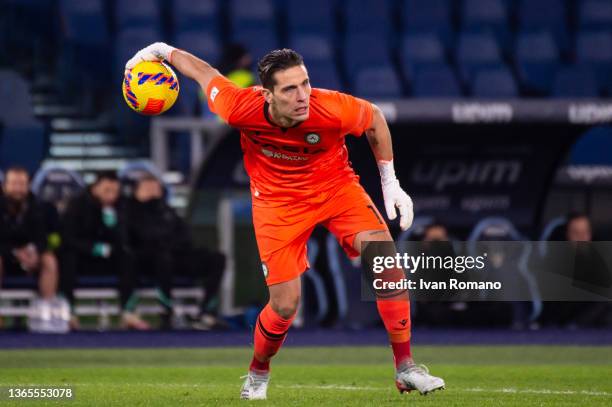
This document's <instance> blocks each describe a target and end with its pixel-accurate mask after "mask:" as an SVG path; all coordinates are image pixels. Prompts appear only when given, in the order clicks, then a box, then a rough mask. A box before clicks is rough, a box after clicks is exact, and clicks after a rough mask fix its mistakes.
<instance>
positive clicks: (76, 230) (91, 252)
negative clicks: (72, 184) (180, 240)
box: [62, 171, 150, 330]
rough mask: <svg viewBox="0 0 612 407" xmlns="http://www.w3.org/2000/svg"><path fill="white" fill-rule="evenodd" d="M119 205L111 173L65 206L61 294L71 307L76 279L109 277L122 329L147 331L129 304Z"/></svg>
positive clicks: (123, 226)
mask: <svg viewBox="0 0 612 407" xmlns="http://www.w3.org/2000/svg"><path fill="white" fill-rule="evenodd" d="M122 205H123V204H122V202H121V201H120V200H119V179H118V178H117V175H116V174H115V173H114V172H112V171H108V172H103V173H101V174H99V175H98V177H97V179H96V181H95V182H94V183H93V184H92V185H91V186H90V187H89V188H87V189H86V190H85V191H83V192H82V193H81V194H80V195H78V196H76V197H75V198H74V199H73V200H72V201H71V202H70V203H69V205H68V208H67V209H66V212H65V213H64V216H63V232H64V240H65V250H64V251H63V258H62V290H63V291H64V294H65V295H66V297H67V298H68V300H69V302H70V304H71V305H74V287H75V283H76V280H77V278H78V277H80V276H83V275H89V276H91V275H94V276H95V275H98V276H100V275H102V276H103V275H109V274H110V275H113V276H114V277H116V278H118V279H119V297H120V298H119V300H120V305H121V309H122V310H123V313H122V316H121V320H122V325H123V326H124V327H126V328H133V329H139V330H142V329H149V328H150V326H149V324H148V323H147V322H146V321H144V320H143V319H141V318H140V317H139V316H138V315H137V314H135V313H134V308H135V301H130V297H131V295H132V293H133V289H134V276H133V273H134V271H133V269H132V267H131V265H130V259H129V253H128V247H127V228H126V226H127V225H126V223H125V222H126V220H125V217H124V215H125V214H124V210H123V206H122Z"/></svg>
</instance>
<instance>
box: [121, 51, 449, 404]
mask: <svg viewBox="0 0 612 407" xmlns="http://www.w3.org/2000/svg"><path fill="white" fill-rule="evenodd" d="M159 60H166V61H168V62H169V63H171V64H172V65H173V66H174V67H176V69H178V70H179V72H181V73H182V74H183V75H185V76H187V77H189V78H191V79H193V80H195V81H197V82H198V84H199V85H200V86H201V87H202V89H203V90H204V92H205V94H206V97H207V99H208V104H209V107H210V109H211V111H212V112H214V113H216V114H218V115H219V116H220V117H221V118H222V119H223V120H224V121H226V122H227V123H228V124H229V125H230V126H233V127H236V128H238V129H240V131H241V145H242V150H243V153H244V164H245V168H246V170H247V173H248V174H249V176H250V179H251V194H252V198H253V203H252V205H253V224H254V227H255V236H256V239H257V245H258V248H259V253H260V256H261V261H262V268H263V274H264V277H265V279H266V284H267V285H268V289H269V294H270V301H269V303H268V304H267V305H266V306H265V307H264V309H263V310H262V311H261V313H260V314H259V317H258V319H257V323H256V327H255V338H254V344H255V346H254V348H255V349H254V356H253V360H252V362H251V365H250V368H249V373H248V375H247V377H246V380H245V382H244V385H243V387H242V392H241V398H244V399H265V398H266V393H267V387H268V382H269V377H270V375H269V372H270V359H271V358H272V357H273V356H274V355H275V354H276V353H277V352H278V350H279V349H280V347H281V345H282V343H283V341H284V339H285V337H286V336H287V331H288V329H289V327H290V325H291V322H292V321H293V318H294V316H295V313H296V311H297V307H298V304H299V300H300V293H301V291H302V288H301V280H300V276H301V274H302V273H303V272H304V271H306V270H307V269H308V267H309V264H308V260H307V256H306V242H307V241H308V238H309V236H310V234H311V233H312V231H313V229H314V228H315V226H316V225H318V224H321V225H323V226H324V227H326V228H327V229H328V230H329V231H330V232H331V233H333V234H334V235H335V236H336V238H337V239H338V241H339V242H340V244H341V245H342V247H343V248H344V250H345V251H346V253H347V254H348V255H349V256H351V257H356V256H359V255H360V254H361V250H362V242H364V243H365V242H370V241H393V239H392V238H391V235H390V233H389V230H388V228H387V225H386V224H385V222H384V221H383V219H382V217H381V215H380V214H379V212H378V210H377V209H376V207H375V206H374V204H373V202H372V200H371V199H370V197H369V196H368V194H367V193H366V192H365V190H364V189H363V188H362V186H361V185H360V184H359V181H358V180H359V178H358V176H357V175H356V174H355V172H354V171H353V169H352V167H351V166H350V163H349V161H348V151H347V148H346V145H345V141H344V138H345V136H346V135H347V134H352V135H354V136H361V135H362V134H364V133H365V134H366V137H367V139H368V141H369V143H370V146H371V148H372V151H373V153H374V156H375V158H376V160H377V163H378V169H379V171H380V175H381V182H382V190H383V197H384V202H385V209H386V212H387V216H388V218H389V219H390V220H394V219H395V218H396V217H397V211H399V215H400V220H399V223H400V227H401V228H402V229H403V230H406V229H408V228H409V227H410V225H411V224H412V218H413V209H412V200H411V199H410V197H409V196H408V195H407V194H406V193H405V192H404V190H402V188H401V187H400V184H399V181H398V180H397V178H396V176H395V171H394V168H393V150H392V146H391V134H390V132H389V127H388V126H387V122H386V120H385V118H384V116H383V114H382V112H381V111H380V109H379V108H378V107H377V106H375V105H373V104H371V103H369V102H367V101H365V100H362V99H358V98H355V97H353V96H350V95H347V94H343V93H339V92H335V91H330V90H324V89H317V88H312V87H311V84H310V81H309V78H308V71H307V69H306V67H305V65H304V61H303V60H302V57H301V56H300V55H299V54H298V53H296V52H295V51H293V50H290V49H282V50H275V51H272V52H270V53H268V54H267V55H266V56H264V57H263V58H262V59H261V61H259V64H258V75H259V79H260V81H261V86H260V87H250V88H244V89H242V88H238V87H237V86H236V85H234V84H233V83H232V82H231V81H229V80H228V79H227V78H225V77H224V76H222V75H221V74H220V73H219V71H217V70H216V69H215V68H213V67H212V66H210V65H209V64H208V63H206V62H204V61H202V60H201V59H199V58H197V57H195V56H194V55H192V54H190V53H188V52H186V51H183V50H179V49H176V48H173V47H171V46H169V45H167V44H165V43H154V44H152V45H149V46H148V47H146V48H144V49H142V50H140V51H138V52H137V53H136V55H134V57H132V58H131V59H130V60H129V61H128V62H127V64H126V69H131V68H133V67H134V66H135V65H136V64H137V63H138V62H141V61H159ZM376 305H377V307H378V311H379V314H380V316H381V318H382V320H383V323H384V325H385V328H386V330H387V332H388V335H389V340H390V342H391V347H392V349H393V355H394V359H395V367H396V377H395V379H396V385H397V387H398V389H399V390H400V391H402V392H403V391H410V390H418V391H419V392H420V393H422V394H426V393H429V392H431V391H434V390H437V389H440V388H443V387H444V381H443V380H442V379H440V378H438V377H435V376H432V375H430V374H429V373H428V372H427V370H426V369H424V368H422V367H420V366H417V365H415V364H414V362H413V360H412V355H411V351H410V303H409V302H408V297H407V294H406V292H403V293H398V294H397V295H396V296H395V297H394V298H391V299H385V300H383V299H378V300H377V302H376Z"/></svg>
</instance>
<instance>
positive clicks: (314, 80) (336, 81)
mask: <svg viewBox="0 0 612 407" xmlns="http://www.w3.org/2000/svg"><path fill="white" fill-rule="evenodd" d="M307 64H308V76H309V77H310V83H311V85H312V86H313V87H315V88H324V89H332V90H340V89H342V83H341V81H340V77H339V76H338V70H337V69H336V65H335V64H334V63H333V61H316V62H308V61H307Z"/></svg>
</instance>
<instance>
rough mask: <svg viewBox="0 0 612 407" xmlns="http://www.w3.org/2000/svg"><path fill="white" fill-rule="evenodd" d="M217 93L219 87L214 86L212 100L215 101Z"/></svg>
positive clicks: (211, 92) (211, 94) (211, 93)
mask: <svg viewBox="0 0 612 407" xmlns="http://www.w3.org/2000/svg"><path fill="white" fill-rule="evenodd" d="M217 94H219V89H217V87H216V86H213V88H212V90H211V91H210V100H212V101H213V102H214V101H215V98H216V97H217Z"/></svg>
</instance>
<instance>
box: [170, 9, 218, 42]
mask: <svg viewBox="0 0 612 407" xmlns="http://www.w3.org/2000/svg"><path fill="white" fill-rule="evenodd" d="M171 10H172V17H173V18H172V25H173V29H174V31H175V32H181V31H194V30H196V31H202V32H207V33H211V34H213V35H215V36H216V37H218V38H220V35H221V23H220V21H221V13H220V10H219V4H218V1H217V0H198V1H191V0H173V1H172V7H171Z"/></svg>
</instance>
